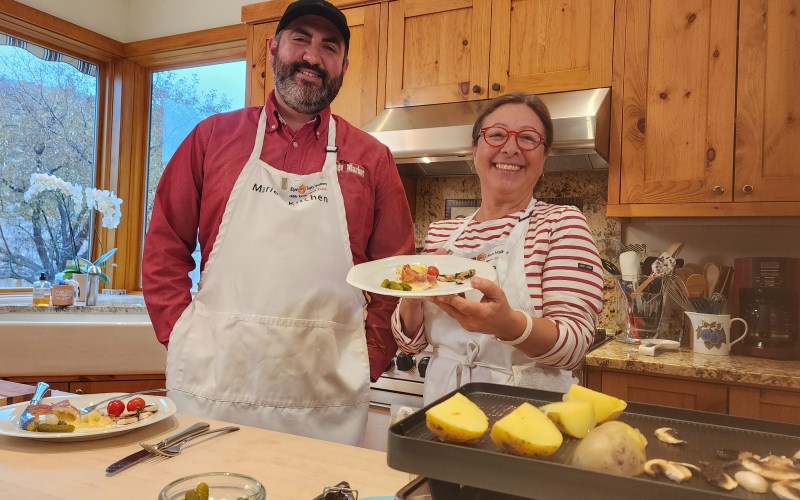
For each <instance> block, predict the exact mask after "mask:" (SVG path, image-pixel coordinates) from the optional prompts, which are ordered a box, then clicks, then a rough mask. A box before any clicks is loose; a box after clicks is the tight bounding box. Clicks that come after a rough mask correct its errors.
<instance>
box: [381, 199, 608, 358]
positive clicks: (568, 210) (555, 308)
mask: <svg viewBox="0 0 800 500" xmlns="http://www.w3.org/2000/svg"><path fill="white" fill-rule="evenodd" d="M527 215H528V214H527V213H526V212H525V211H520V212H516V213H513V214H509V215H507V216H504V217H502V218H500V219H495V220H491V221H485V222H476V221H474V220H473V221H471V222H470V224H469V225H468V226H467V227H466V228H465V229H464V231H463V232H462V233H461V235H460V236H459V237H458V238H457V239H456V241H455V248H456V252H455V253H461V252H463V253H465V254H474V253H476V252H479V251H482V249H483V248H486V249H491V248H494V247H496V246H499V245H503V244H505V241H506V240H507V239H508V236H509V234H510V233H511V230H512V229H513V228H514V226H515V225H516V224H517V223H518V222H519V220H520V218H523V217H525V216H527ZM463 222H464V221H463V220H443V221H438V222H434V223H432V224H431V225H430V227H429V229H428V235H427V237H426V240H425V247H424V249H423V253H428V254H430V253H434V252H435V251H436V249H438V248H440V247H442V246H444V244H445V243H446V242H447V240H448V238H449V237H450V235H451V234H452V233H453V232H454V231H455V230H456V229H458V228H459V227H460V226H461V224H463ZM524 245H525V247H524V249H525V253H524V262H525V277H526V280H527V283H528V289H529V291H530V298H531V301H532V303H533V311H534V316H536V317H546V318H549V319H551V320H553V321H554V322H555V323H556V326H557V328H558V340H557V341H556V343H555V345H554V346H553V348H552V349H551V350H550V351H548V352H546V353H544V354H543V355H541V356H538V357H536V358H533V359H535V360H536V361H538V362H540V363H543V364H546V365H549V366H552V367H555V368H561V369H566V370H570V369H575V368H577V367H579V366H580V363H581V361H582V360H583V357H584V355H585V354H586V352H587V350H588V349H589V347H590V346H591V344H592V340H593V338H594V329H595V323H596V321H597V316H598V314H599V313H600V310H601V309H602V306H603V302H602V298H603V276H602V274H603V271H602V266H601V263H600V257H599V256H598V253H597V247H596V245H595V243H594V240H593V238H592V235H591V232H590V231H589V226H588V224H587V222H586V218H585V217H584V215H583V214H582V213H581V212H580V211H579V210H578V209H577V208H576V207H574V206H571V205H551V204H549V203H544V202H541V201H537V202H536V203H535V205H534V208H533V211H532V212H531V221H530V226H529V229H528V234H527V235H526V236H525V242H524ZM423 329H424V327H420V330H419V331H417V332H414V335H413V336H412V335H409V337H411V339H409V337H406V335H404V334H403V332H402V328H401V324H400V317H399V314H398V309H395V312H394V314H393V316H392V332H393V333H394V337H395V339H396V340H397V343H398V345H399V346H400V349H401V350H402V351H404V352H406V353H408V354H414V353H418V352H420V351H421V350H422V349H424V348H425V346H426V345H427V340H426V338H425V335H424V331H423Z"/></svg>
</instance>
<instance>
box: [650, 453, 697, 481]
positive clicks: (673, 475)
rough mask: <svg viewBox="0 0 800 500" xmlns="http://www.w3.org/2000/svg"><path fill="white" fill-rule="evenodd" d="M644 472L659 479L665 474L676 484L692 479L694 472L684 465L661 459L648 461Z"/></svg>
mask: <svg viewBox="0 0 800 500" xmlns="http://www.w3.org/2000/svg"><path fill="white" fill-rule="evenodd" d="M644 471H645V472H646V473H647V474H649V475H651V476H653V477H658V476H659V475H662V474H663V475H664V476H666V477H667V479H670V480H671V481H675V482H676V483H682V482H684V481H688V480H689V479H691V478H692V471H690V470H689V469H688V468H687V467H686V466H684V465H683V464H680V463H678V462H670V461H669V460H662V459H660V458H656V459H653V460H648V461H647V462H646V463H645V464H644Z"/></svg>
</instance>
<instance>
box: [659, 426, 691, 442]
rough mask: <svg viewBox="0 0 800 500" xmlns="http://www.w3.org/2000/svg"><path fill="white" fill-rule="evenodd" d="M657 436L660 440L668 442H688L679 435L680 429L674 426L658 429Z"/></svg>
mask: <svg viewBox="0 0 800 500" xmlns="http://www.w3.org/2000/svg"><path fill="white" fill-rule="evenodd" d="M656 437H657V438H658V440H659V441H661V442H663V443H667V444H684V443H685V442H686V441H684V440H683V439H681V438H680V436H678V431H676V430H675V429H673V428H672V427H661V428H660V429H656Z"/></svg>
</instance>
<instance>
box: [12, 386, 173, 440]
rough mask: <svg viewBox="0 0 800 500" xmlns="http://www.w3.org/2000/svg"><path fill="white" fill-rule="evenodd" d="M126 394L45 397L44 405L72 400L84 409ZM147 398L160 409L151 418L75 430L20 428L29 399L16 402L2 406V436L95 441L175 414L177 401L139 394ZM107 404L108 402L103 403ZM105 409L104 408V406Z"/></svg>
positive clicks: (147, 400)
mask: <svg viewBox="0 0 800 500" xmlns="http://www.w3.org/2000/svg"><path fill="white" fill-rule="evenodd" d="M115 395H120V396H122V395H124V394H123V393H121V392H120V393H113V392H112V393H102V394H86V395H82V396H57V397H51V398H44V399H42V403H43V404H54V403H58V402H59V401H63V400H65V399H68V400H69V402H70V404H72V406H74V407H76V408H83V407H84V406H88V405H90V404H93V403H96V402H99V401H102V400H105V399H108V398H111V397H114V396H115ZM139 397H141V398H142V399H144V402H145V404H146V405H148V406H149V405H155V406H156V408H157V411H156V412H155V413H153V414H152V415H151V416H150V417H148V418H145V419H143V420H139V421H138V422H134V423H130V424H125V425H122V424H118V423H115V424H113V425H111V426H108V427H79V428H76V429H75V430H74V431H73V432H36V431H27V430H23V429H20V428H19V418H20V415H22V412H23V411H24V410H25V408H27V406H28V402H27V401H26V402H24V403H16V404H13V405H8V406H3V407H0V436H11V437H21V438H28V439H39V440H44V441H57V442H58V441H91V440H94V439H103V438H108V437H112V436H116V435H119V434H122V433H125V432H130V431H133V430H136V429H140V428H142V427H146V426H148V425H152V424H155V423H156V422H160V421H162V420H164V419H167V418H169V417H170V416H172V415H173V414H174V413H175V411H176V408H175V403H174V402H173V401H172V400H171V399H170V398H168V397H166V396H144V395H143V396H139ZM103 406H105V405H103ZM101 409H104V408H102V407H101Z"/></svg>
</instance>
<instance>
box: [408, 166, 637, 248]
mask: <svg viewBox="0 0 800 500" xmlns="http://www.w3.org/2000/svg"><path fill="white" fill-rule="evenodd" d="M534 195H535V196H536V197H537V198H563V197H570V198H581V199H582V200H583V213H584V214H585V215H586V219H587V220H588V221H589V228H590V229H591V231H592V235H593V236H594V238H595V240H598V239H601V238H615V239H619V238H620V232H621V228H620V224H619V223H618V222H616V221H613V220H608V219H607V218H606V199H607V196H608V172H606V171H605V170H602V171H597V172H548V173H546V174H545V175H544V177H543V178H542V180H541V181H540V182H539V185H538V186H537V188H536V191H535V193H534ZM480 197H481V189H480V183H479V180H478V176H477V175H468V176H460V177H420V178H418V180H417V210H416V214H415V224H414V229H415V237H416V242H417V246H418V247H421V246H422V245H423V243H424V242H425V234H426V233H427V231H428V226H429V225H430V223H431V222H434V221H437V220H441V219H444V218H445V217H444V214H445V204H446V201H447V200H453V199H456V200H458V199H478V198H480Z"/></svg>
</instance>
